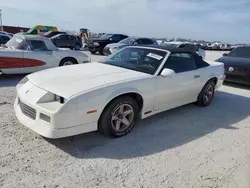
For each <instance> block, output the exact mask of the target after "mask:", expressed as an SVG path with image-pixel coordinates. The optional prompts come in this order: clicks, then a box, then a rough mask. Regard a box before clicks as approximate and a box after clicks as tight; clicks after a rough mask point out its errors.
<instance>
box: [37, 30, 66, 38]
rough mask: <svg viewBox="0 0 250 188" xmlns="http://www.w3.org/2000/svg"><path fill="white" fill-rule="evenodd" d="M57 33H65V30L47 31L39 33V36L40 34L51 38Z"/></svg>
mask: <svg viewBox="0 0 250 188" xmlns="http://www.w3.org/2000/svg"><path fill="white" fill-rule="evenodd" d="M58 34H67V33H66V32H64V31H48V32H46V33H44V34H39V36H42V37H46V38H51V37H53V36H55V35H58Z"/></svg>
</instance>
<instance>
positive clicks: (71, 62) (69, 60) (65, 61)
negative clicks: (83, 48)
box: [59, 58, 77, 67]
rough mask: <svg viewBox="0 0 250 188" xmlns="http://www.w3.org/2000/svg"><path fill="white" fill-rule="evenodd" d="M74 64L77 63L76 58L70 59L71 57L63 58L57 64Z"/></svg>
mask: <svg viewBox="0 0 250 188" xmlns="http://www.w3.org/2000/svg"><path fill="white" fill-rule="evenodd" d="M74 64H77V62H76V60H74V59H72V58H65V59H63V60H62V61H61V62H60V64H59V66H60V67H61V66H67V65H74Z"/></svg>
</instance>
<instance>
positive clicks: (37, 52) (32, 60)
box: [23, 40, 57, 73]
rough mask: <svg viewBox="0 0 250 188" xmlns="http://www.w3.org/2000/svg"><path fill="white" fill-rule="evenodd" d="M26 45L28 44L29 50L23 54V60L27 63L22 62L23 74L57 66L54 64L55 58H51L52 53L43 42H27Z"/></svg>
mask: <svg viewBox="0 0 250 188" xmlns="http://www.w3.org/2000/svg"><path fill="white" fill-rule="evenodd" d="M27 43H28V44H29V49H28V50H26V51H24V53H23V58H24V59H27V61H23V62H24V63H23V67H24V68H25V73H31V72H35V71H40V70H43V69H48V68H51V67H55V65H56V64H57V63H56V62H55V60H56V58H54V56H53V55H54V54H53V51H51V50H48V48H47V46H46V44H45V43H44V41H42V40H27Z"/></svg>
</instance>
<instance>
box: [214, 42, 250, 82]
mask: <svg viewBox="0 0 250 188" xmlns="http://www.w3.org/2000/svg"><path fill="white" fill-rule="evenodd" d="M216 61H217V62H221V63H224V67H225V73H226V81H229V82H236V83H242V84H248V85H250V46H241V47H237V48H235V49H233V50H232V51H231V52H229V53H228V54H227V53H225V54H223V57H221V58H219V59H217V60H216Z"/></svg>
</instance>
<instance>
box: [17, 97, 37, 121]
mask: <svg viewBox="0 0 250 188" xmlns="http://www.w3.org/2000/svg"><path fill="white" fill-rule="evenodd" d="M18 102H19V105H20V108H21V111H22V113H23V114H24V115H26V116H28V117H29V118H31V119H33V120H35V119H36V110H35V109H34V108H31V107H30V106H28V105H27V104H24V103H23V102H22V101H21V100H20V99H18Z"/></svg>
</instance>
